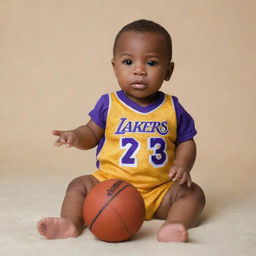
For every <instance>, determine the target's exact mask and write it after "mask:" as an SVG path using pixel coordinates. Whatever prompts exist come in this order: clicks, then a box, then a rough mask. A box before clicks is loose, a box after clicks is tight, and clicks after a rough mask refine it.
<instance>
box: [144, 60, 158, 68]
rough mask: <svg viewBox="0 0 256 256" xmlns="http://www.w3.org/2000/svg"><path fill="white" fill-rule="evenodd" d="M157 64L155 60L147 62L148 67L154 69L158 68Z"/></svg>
mask: <svg viewBox="0 0 256 256" xmlns="http://www.w3.org/2000/svg"><path fill="white" fill-rule="evenodd" d="M157 64H158V62H157V61H155V60H150V61H148V62H147V65H148V66H152V67H153V66H156V65H157Z"/></svg>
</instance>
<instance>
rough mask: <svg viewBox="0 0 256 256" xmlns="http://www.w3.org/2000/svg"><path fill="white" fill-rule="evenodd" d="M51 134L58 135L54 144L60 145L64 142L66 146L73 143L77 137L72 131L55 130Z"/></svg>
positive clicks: (68, 146)
mask: <svg viewBox="0 0 256 256" xmlns="http://www.w3.org/2000/svg"><path fill="white" fill-rule="evenodd" d="M52 134H53V135H56V136H59V138H58V139H57V140H56V141H55V143H54V145H55V146H57V147H60V146H62V145H64V144H66V147H67V148H70V147H71V146H73V145H74V141H75V140H76V139H77V134H76V133H75V132H74V131H56V130H54V131H53V132H52Z"/></svg>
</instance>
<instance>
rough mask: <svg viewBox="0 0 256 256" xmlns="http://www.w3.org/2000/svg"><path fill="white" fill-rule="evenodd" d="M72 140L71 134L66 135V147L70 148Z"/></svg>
mask: <svg viewBox="0 0 256 256" xmlns="http://www.w3.org/2000/svg"><path fill="white" fill-rule="evenodd" d="M73 140H74V136H73V134H68V136H67V148H70V147H71V146H72V143H73Z"/></svg>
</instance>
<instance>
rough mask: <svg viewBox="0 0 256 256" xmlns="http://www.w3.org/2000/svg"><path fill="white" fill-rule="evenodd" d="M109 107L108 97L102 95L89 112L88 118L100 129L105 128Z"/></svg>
mask: <svg viewBox="0 0 256 256" xmlns="http://www.w3.org/2000/svg"><path fill="white" fill-rule="evenodd" d="M108 107H109V96H108V94H104V95H103V96H101V97H100V99H99V100H98V102H97V103H96V105H95V107H94V109H93V110H92V111H90V112H89V116H90V117H91V119H92V120H93V122H94V123H96V124H97V125H98V126H99V127H101V128H102V129H105V128H106V120H107V114H108Z"/></svg>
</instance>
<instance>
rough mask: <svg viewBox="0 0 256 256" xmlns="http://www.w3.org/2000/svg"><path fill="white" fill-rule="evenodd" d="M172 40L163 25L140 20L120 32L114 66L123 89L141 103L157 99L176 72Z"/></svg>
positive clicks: (115, 50) (116, 44)
mask: <svg viewBox="0 0 256 256" xmlns="http://www.w3.org/2000/svg"><path fill="white" fill-rule="evenodd" d="M171 59H172V41H171V37H170V35H169V33H168V32H167V31H166V30H165V29H164V28H163V27H162V26H160V25H159V24H157V23H155V22H153V21H148V20H138V21H134V22H132V23H130V24H128V25H126V26H125V27H123V28H122V29H121V30H120V32H119V33H118V34H117V36H116V39H115V43H114V48H113V59H112V65H113V68H114V71H115V75H116V77H117V80H118V83H119V85H120V87H121V89H122V90H123V91H124V92H125V93H126V95H127V96H128V97H129V98H130V99H132V100H134V101H135V102H137V103H139V104H140V103H141V104H144V103H145V105H147V104H150V103H151V102H153V101H154V99H155V97H156V95H157V94H156V93H157V91H158V90H159V89H160V88H161V86H162V84H163V82H164V80H165V81H168V80H169V79H170V77H171V75H172V71H173V67H174V63H173V62H171Z"/></svg>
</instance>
